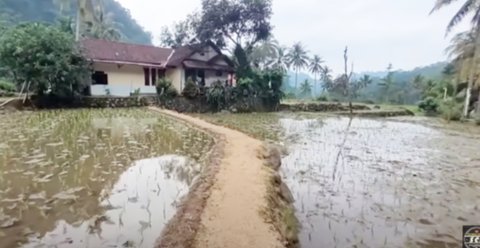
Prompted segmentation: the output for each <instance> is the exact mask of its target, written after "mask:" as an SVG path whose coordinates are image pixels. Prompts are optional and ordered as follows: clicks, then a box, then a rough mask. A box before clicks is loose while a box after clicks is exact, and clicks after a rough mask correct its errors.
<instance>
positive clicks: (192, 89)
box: [182, 78, 200, 99]
mask: <svg viewBox="0 0 480 248" xmlns="http://www.w3.org/2000/svg"><path fill="white" fill-rule="evenodd" d="M199 94H200V88H199V87H198V85H197V84H196V83H195V82H194V81H193V80H192V79H191V78H188V79H187V82H186V83H185V88H183V91H182V95H183V96H184V97H186V98H190V99H193V98H195V97H197V96H198V95H199Z"/></svg>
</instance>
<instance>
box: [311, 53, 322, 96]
mask: <svg viewBox="0 0 480 248" xmlns="http://www.w3.org/2000/svg"><path fill="white" fill-rule="evenodd" d="M323 62H324V61H323V60H322V58H321V57H320V56H318V55H314V56H313V58H312V59H311V60H310V65H309V69H310V72H311V73H313V77H314V81H313V83H314V87H313V89H314V90H317V83H318V82H317V75H318V74H320V73H321V72H322V64H323Z"/></svg>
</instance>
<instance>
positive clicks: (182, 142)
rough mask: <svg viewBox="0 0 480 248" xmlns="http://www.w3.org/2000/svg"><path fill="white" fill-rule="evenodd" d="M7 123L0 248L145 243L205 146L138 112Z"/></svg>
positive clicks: (202, 137)
mask: <svg viewBox="0 0 480 248" xmlns="http://www.w3.org/2000/svg"><path fill="white" fill-rule="evenodd" d="M6 117H7V118H4V119H2V120H0V137H3V138H2V139H0V186H1V187H0V199H1V200H0V226H1V228H0V247H15V246H22V245H23V246H26V247H33V246H35V245H37V244H41V246H44V245H57V246H59V247H63V246H66V247H86V246H87V245H89V246H90V247H98V246H102V247H103V246H107V245H117V246H119V245H126V246H132V247H139V246H142V247H148V246H151V244H153V242H154V240H155V238H156V237H158V235H159V234H160V232H161V229H162V227H163V225H164V224H165V222H167V221H168V219H169V218H170V217H171V216H172V215H173V213H174V210H175V203H176V201H178V200H179V197H181V196H182V195H183V194H184V193H185V192H186V191H187V190H188V185H189V184H190V183H191V181H192V179H193V177H194V176H195V174H196V173H198V170H199V166H198V165H197V164H196V163H195V162H193V161H195V160H197V161H201V159H202V155H203V154H205V153H206V152H207V151H208V149H209V147H210V146H211V143H212V140H211V139H210V138H209V137H208V136H207V135H206V134H203V133H200V132H197V131H194V130H192V129H190V128H188V127H187V126H185V125H182V124H179V123H176V122H174V121H172V120H170V119H166V118H163V117H161V116H159V115H158V114H156V113H151V112H148V111H146V110H142V109H137V110H127V109H125V110H75V111H52V112H34V113H25V112H23V113H15V114H11V115H7V116H6ZM166 154H177V155H180V156H185V157H180V156H173V155H171V156H165V155H166ZM186 157H189V158H191V159H192V160H191V159H186ZM155 182H156V183H155ZM149 212H150V214H149Z"/></svg>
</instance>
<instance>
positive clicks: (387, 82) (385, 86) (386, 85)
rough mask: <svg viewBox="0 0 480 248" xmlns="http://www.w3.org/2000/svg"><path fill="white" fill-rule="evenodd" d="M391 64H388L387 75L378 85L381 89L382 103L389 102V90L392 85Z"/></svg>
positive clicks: (392, 73)
mask: <svg viewBox="0 0 480 248" xmlns="http://www.w3.org/2000/svg"><path fill="white" fill-rule="evenodd" d="M392 68H393V66H392V64H389V65H388V67H387V71H388V73H387V75H386V76H385V77H384V78H382V81H381V82H380V83H379V85H380V86H381V87H382V95H383V101H384V102H386V103H389V102H390V94H391V89H392V87H393V85H394V83H395V82H394V78H393V76H394V72H393V71H392Z"/></svg>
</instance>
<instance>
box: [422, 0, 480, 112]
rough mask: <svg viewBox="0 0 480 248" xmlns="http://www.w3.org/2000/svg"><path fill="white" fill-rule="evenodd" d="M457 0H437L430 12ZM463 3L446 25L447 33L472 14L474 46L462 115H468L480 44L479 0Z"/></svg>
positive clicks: (468, 0) (469, 0)
mask: <svg viewBox="0 0 480 248" xmlns="http://www.w3.org/2000/svg"><path fill="white" fill-rule="evenodd" d="M456 1H458V0H437V1H436V3H435V5H434V7H433V9H432V11H431V13H433V12H435V11H437V10H439V9H441V8H442V7H444V6H447V5H450V4H451V3H453V2H456ZM464 1H465V2H464V4H463V5H462V7H460V9H459V10H458V11H457V13H456V14H455V15H454V16H453V18H452V19H451V20H450V22H449V23H448V25H447V34H448V33H449V32H450V31H451V30H452V28H454V27H455V26H457V25H458V24H459V23H460V22H461V21H462V20H463V19H464V18H465V17H466V16H467V15H469V14H473V15H472V19H471V21H470V22H471V27H472V32H473V33H474V47H473V56H472V59H471V61H470V62H471V63H470V64H471V65H470V68H469V71H470V73H469V77H468V86H467V92H466V93H467V94H466V97H465V108H464V113H463V115H464V117H468V116H469V110H470V98H471V91H472V87H473V84H474V80H475V77H476V75H475V74H476V73H477V69H478V50H479V44H480V32H479V31H480V30H479V28H480V0H464Z"/></svg>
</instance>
